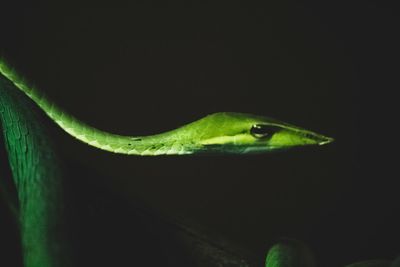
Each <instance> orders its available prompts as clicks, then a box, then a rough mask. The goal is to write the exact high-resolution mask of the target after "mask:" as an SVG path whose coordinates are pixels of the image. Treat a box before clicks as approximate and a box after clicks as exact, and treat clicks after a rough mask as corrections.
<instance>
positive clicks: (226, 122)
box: [198, 112, 333, 154]
mask: <svg viewBox="0 0 400 267" xmlns="http://www.w3.org/2000/svg"><path fill="white" fill-rule="evenodd" d="M198 123H199V125H202V129H203V130H202V131H203V132H202V134H201V137H200V140H199V142H200V143H201V144H202V150H205V151H215V152H223V153H226V152H230V153H235V154H242V153H263V152H268V151H273V150H281V149H287V148H292V147H299V146H310V145H324V144H328V143H330V142H332V141H333V138H330V137H327V136H324V135H321V134H317V133H315V132H312V131H309V130H305V129H303V128H300V127H297V126H293V125H290V124H288V123H284V122H280V121H277V120H275V119H271V118H266V117H260V116H256V115H251V114H244V113H231V112H222V113H215V114H212V115H209V116H207V117H205V118H203V119H201V120H199V121H198ZM205 125H206V126H207V127H204V126H205Z"/></svg>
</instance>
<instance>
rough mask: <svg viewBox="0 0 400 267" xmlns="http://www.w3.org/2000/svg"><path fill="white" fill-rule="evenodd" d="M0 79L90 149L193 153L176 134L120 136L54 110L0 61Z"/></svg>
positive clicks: (190, 147)
mask: <svg viewBox="0 0 400 267" xmlns="http://www.w3.org/2000/svg"><path fill="white" fill-rule="evenodd" d="M0 76H3V78H5V79H7V80H9V81H10V82H11V83H12V84H13V85H14V86H15V87H16V88H18V89H19V90H20V91H22V92H23V93H25V95H27V96H28V97H29V98H30V99H31V100H33V102H35V103H36V104H37V105H38V106H39V107H40V108H41V109H42V110H43V111H44V112H45V113H46V114H47V115H48V116H49V117H50V118H51V119H52V120H53V121H54V122H55V123H56V124H58V125H59V126H60V127H61V128H62V129H63V130H64V131H66V132H67V133H68V134H70V135H71V136H73V137H75V138H76V139H78V140H80V141H82V142H84V143H86V144H88V145H90V146H93V147H96V148H99V149H102V150H106V151H110V152H114V153H118V154H126V155H141V156H157V155H182V154H190V153H193V151H194V147H193V142H190V141H188V140H190V139H189V138H185V136H184V135H182V132H179V131H176V130H173V131H170V132H166V133H162V134H157V135H151V136H122V135H117V134H112V133H108V132H105V131H102V130H99V129H96V128H94V127H92V126H90V125H87V124H86V123H83V122H82V121H80V120H78V119H76V118H75V117H73V116H71V115H70V114H68V113H67V112H65V111H64V110H63V109H61V108H60V107H58V106H56V105H55V104H54V103H53V102H52V101H50V100H49V99H48V98H47V97H46V96H45V95H44V94H43V93H42V92H41V91H39V90H36V89H35V88H34V87H33V86H29V85H28V84H27V82H26V81H24V79H23V78H21V77H20V76H19V75H18V74H17V73H16V72H15V71H14V70H12V69H11V68H10V67H9V66H8V65H7V64H6V63H5V62H4V60H2V59H1V58H0Z"/></svg>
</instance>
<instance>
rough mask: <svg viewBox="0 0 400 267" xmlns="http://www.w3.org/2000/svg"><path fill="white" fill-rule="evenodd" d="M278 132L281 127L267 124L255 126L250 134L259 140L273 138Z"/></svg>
mask: <svg viewBox="0 0 400 267" xmlns="http://www.w3.org/2000/svg"><path fill="white" fill-rule="evenodd" d="M277 131H279V127H277V126H272V125H266V124H255V125H253V126H252V127H251V129H250V133H251V134H252V135H253V136H254V137H257V138H264V137H271V136H272V135H273V134H274V133H276V132H277Z"/></svg>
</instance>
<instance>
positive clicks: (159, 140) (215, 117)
mask: <svg viewBox="0 0 400 267" xmlns="http://www.w3.org/2000/svg"><path fill="white" fill-rule="evenodd" d="M34 105H37V106H38V107H39V108H40V109H42V110H43V111H44V113H45V114H47V115H48V117H49V118H50V119H51V120H52V121H54V122H55V123H56V124H58V125H59V126H60V127H61V128H62V129H63V130H65V131H66V132H67V133H69V134H70V135H71V136H73V137H75V138H76V139H78V140H80V141H82V142H84V143H87V144H89V145H91V146H94V147H97V148H99V149H102V150H106V151H110V152H114V153H121V154H127V155H140V156H145V155H146V156H157V155H183V154H197V153H223V154H226V153H234V154H248V153H263V152H269V151H273V150H277V149H286V148H290V147H296V146H305V145H323V144H326V143H329V142H331V141H332V140H333V139H332V138H329V137H326V136H323V135H320V134H317V133H314V132H311V131H308V130H305V129H302V128H300V127H296V126H293V125H290V124H287V123H283V122H280V121H277V120H274V119H270V118H266V117H261V116H256V115H250V114H244V113H232V112H221V113H215V114H211V115H208V116H206V117H204V118H202V119H199V120H197V121H195V122H192V123H189V124H186V125H184V126H182V127H179V128H177V129H174V130H171V131H168V132H165V133H161V134H156V135H151V136H121V135H117V134H112V133H108V132H104V131H101V130H98V129H96V128H94V127H92V126H89V125H87V124H86V123H83V122H81V121H79V120H78V119H76V118H74V117H73V116H72V115H70V114H68V113H67V112H65V111H64V110H63V109H61V108H60V107H58V106H56V105H55V104H54V103H53V102H51V101H49V99H48V98H47V97H46V96H45V95H44V94H43V93H41V92H40V91H39V90H36V89H35V88H34V87H32V86H29V85H28V83H27V82H26V81H24V79H22V78H21V77H20V76H19V75H18V74H17V73H16V72H15V71H13V70H12V69H11V68H10V67H9V66H8V65H7V64H6V63H5V61H4V60H1V59H0V123H1V126H2V131H3V137H4V143H5V148H6V151H7V152H8V160H9V165H10V167H11V171H12V175H13V181H14V184H15V188H16V191H17V195H18V203H16V206H17V210H18V216H19V225H20V231H21V239H22V248H23V257H24V259H23V261H24V266H26V267H62V266H71V265H70V263H69V256H68V250H67V249H66V248H65V247H64V246H63V245H64V243H65V236H63V231H62V230H60V229H62V225H63V217H62V214H63V212H62V208H61V207H62V200H61V199H62V184H61V183H62V171H60V168H59V160H58V159H57V153H55V150H54V147H53V145H52V143H51V138H48V136H49V134H48V132H47V130H46V127H44V126H43V125H42V124H41V123H39V122H38V121H40V118H38V116H40V114H39V115H38V114H37V113H36V112H32V110H34V109H35V107H34Z"/></svg>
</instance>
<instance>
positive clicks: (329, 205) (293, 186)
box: [0, 1, 400, 266]
mask: <svg viewBox="0 0 400 267" xmlns="http://www.w3.org/2000/svg"><path fill="white" fill-rule="evenodd" d="M320 2H324V3H320ZM320 2H317V1H315V2H303V3H298V2H295V1H276V2H266V3H265V4H263V5H262V6H252V7H250V6H246V5H243V4H240V3H239V2H235V1H233V2H230V4H227V5H214V4H210V5H188V4H187V5H176V6H172V5H171V6H167V5H165V6H156V7H155V6H145V5H140V4H137V5H130V6H125V7H123V8H122V7H121V8H118V9H117V8H103V9H97V8H96V9H94V8H87V9H84V8H82V9H77V8H74V9H70V8H64V7H55V6H51V5H42V6H41V7H40V8H38V7H36V8H33V7H32V8H28V7H21V6H18V5H15V6H9V7H4V6H2V7H1V9H0V23H1V25H2V30H1V35H0V53H1V55H2V56H3V57H5V58H6V59H7V60H8V61H9V62H10V63H12V65H13V66H15V67H16V69H17V70H18V72H19V73H21V74H23V75H24V76H25V77H26V78H27V79H28V80H29V81H31V82H32V83H33V84H35V85H36V86H37V87H38V88H40V89H41V90H43V91H45V92H46V93H47V94H48V95H49V96H50V97H51V98H52V99H54V101H55V102H56V103H58V104H59V105H61V106H62V107H64V108H65V109H67V110H68V111H70V112H71V113H73V114H74V115H75V116H77V117H78V118H80V119H82V120H83V121H85V122H88V123H90V124H91V125H94V126H96V127H98V128H101V129H104V130H108V131H111V132H114V133H119V134H134V135H144V134H152V133H157V132H160V131H164V130H168V129H171V128H174V127H177V126H179V125H181V124H184V123H186V122H189V121H192V120H195V119H197V118H200V117H202V116H203V115H206V114H209V113H212V112H217V111H237V112H248V113H254V114H260V115H265V116H270V117H275V118H278V119H281V120H283V121H287V122H291V123H293V124H296V125H299V126H302V127H304V128H308V129H311V130H314V131H316V132H319V133H322V134H326V135H328V136H332V137H334V138H335V139H336V141H335V142H334V143H333V144H330V145H328V146H324V147H317V148H310V149H301V150H295V151H292V152H285V153H277V154H268V155H259V156H245V157H232V156H227V157H225V156H220V157H215V156H213V157H161V158H137V157H126V156H121V155H114V154H109V153H106V152H102V151H98V150H96V149H93V148H90V147H87V146H86V145H84V144H82V143H79V142H77V141H75V140H73V139H72V138H70V137H68V136H67V135H66V134H63V133H61V132H59V134H57V135H56V136H55V138H57V140H58V144H59V146H60V148H61V150H62V151H63V152H64V154H65V155H64V156H65V158H66V160H67V161H69V162H72V163H71V166H74V167H73V168H76V170H74V172H75V173H78V174H75V177H74V179H75V180H77V181H79V180H82V184H81V185H82V188H84V189H82V188H80V189H79V190H81V191H82V192H86V193H87V194H88V195H90V194H91V188H92V187H95V188H97V189H96V190H98V191H99V190H100V191H101V192H104V196H102V197H104V198H112V197H113V196H116V195H118V196H119V197H120V198H121V199H123V201H122V202H124V204H123V205H122V206H123V207H124V208H126V207H129V206H130V205H132V207H133V206H135V205H136V203H138V202H139V203H144V205H146V206H148V207H152V208H153V209H154V210H156V211H157V212H161V213H164V214H168V216H172V217H179V218H184V220H185V221H189V222H192V223H194V224H195V225H197V227H199V228H201V229H203V230H205V231H207V232H210V233H215V234H217V235H219V236H222V237H223V238H225V239H227V240H230V241H231V242H233V243H235V244H237V245H238V246H239V247H242V248H244V249H245V250H248V251H251V252H252V253H254V254H255V255H257V257H260V258H263V257H264V253H265V251H266V250H267V249H268V247H269V246H270V245H271V244H272V243H273V242H274V241H275V240H276V239H277V238H279V237H282V236H287V237H292V238H297V239H300V240H302V241H304V242H305V243H307V244H308V245H309V246H310V247H311V248H312V250H313V251H314V252H315V254H316V257H317V259H318V261H319V262H320V263H321V265H322V266H340V265H343V264H347V263H351V262H354V261H357V260H364V259H368V258H393V257H394V256H396V255H397V254H398V253H400V246H399V239H400V230H399V229H398V225H399V223H400V219H399V216H398V210H399V205H400V204H399V197H398V193H399V187H398V185H399V183H398V172H397V171H396V165H395V164H396V161H397V160H395V159H397V158H398V156H397V155H396V153H398V152H396V151H397V150H396V149H395V148H394V143H395V142H396V139H397V138H398V131H396V130H395V125H396V124H397V121H398V119H397V118H393V117H394V116H395V115H396V110H397V106H396V103H395V101H394V100H395V98H394V97H393V94H394V92H395V91H396V90H397V89H398V86H395V71H394V70H395V67H396V66H397V65H398V63H396V61H395V59H394V55H395V52H396V51H397V50H398V46H397V45H396V44H395V41H396V35H398V27H397V26H398V25H397V24H396V22H397V21H396V16H398V10H397V11H396V10H395V9H393V8H392V7H391V6H390V5H388V4H387V3H384V2H381V1H379V2H378V1H376V2H373V1H362V2H361V1H360V2H356V1H349V2H347V3H340V2H335V3H333V2H332V3H327V2H325V1H320ZM396 74H397V72H396ZM391 152H394V154H392V153H391ZM76 166H78V167H76ZM79 168H83V169H85V170H87V169H90V173H91V175H86V174H85V175H83V173H85V172H84V171H82V172H81V173H82V175H81V177H80V176H79V173H80V170H79ZM116 205H118V203H117V204H116ZM127 213H128V214H129V211H127ZM110 221H111V222H109V224H108V225H107V227H108V228H107V231H111V232H112V231H114V230H115V229H117V228H120V227H121V223H120V222H119V221H118V220H115V221H113V220H110ZM122 243H123V242H122V241H121V244H113V246H114V247H118V246H121V247H124V246H126V245H125V244H122ZM127 251H129V250H128V249H127ZM88 253H90V252H88ZM127 264H128V263H127Z"/></svg>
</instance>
